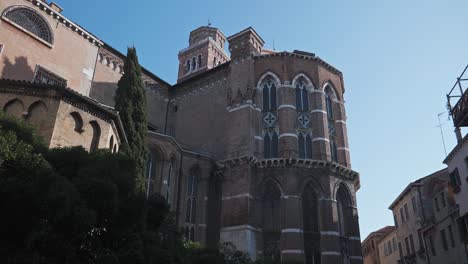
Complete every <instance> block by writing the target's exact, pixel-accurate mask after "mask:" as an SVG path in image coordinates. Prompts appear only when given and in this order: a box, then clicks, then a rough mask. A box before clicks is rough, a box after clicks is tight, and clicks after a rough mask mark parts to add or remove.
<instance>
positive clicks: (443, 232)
mask: <svg viewBox="0 0 468 264" xmlns="http://www.w3.org/2000/svg"><path fill="white" fill-rule="evenodd" d="M440 238H441V239H442V246H443V248H444V250H445V251H447V250H448V244H447V236H446V235H445V229H442V230H440Z"/></svg>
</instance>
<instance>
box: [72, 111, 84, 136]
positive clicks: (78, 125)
mask: <svg viewBox="0 0 468 264" xmlns="http://www.w3.org/2000/svg"><path fill="white" fill-rule="evenodd" d="M70 115H71V117H72V118H73V121H74V122H75V131H76V132H78V133H83V132H84V130H83V118H81V115H80V114H79V113H78V112H72V113H70Z"/></svg>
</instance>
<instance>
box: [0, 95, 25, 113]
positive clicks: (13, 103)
mask: <svg viewBox="0 0 468 264" xmlns="http://www.w3.org/2000/svg"><path fill="white" fill-rule="evenodd" d="M3 112H5V113H6V114H9V115H12V116H15V117H18V118H21V117H22V116H23V113H24V104H23V101H21V100H20V99H18V98H15V99H13V100H10V101H8V103H6V104H5V106H4V107H3Z"/></svg>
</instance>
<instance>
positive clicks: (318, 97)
mask: <svg viewBox="0 0 468 264" xmlns="http://www.w3.org/2000/svg"><path fill="white" fill-rule="evenodd" d="M310 98H311V104H310V114H311V127H312V159H314V160H329V159H330V144H329V141H328V126H327V124H328V122H327V112H326V107H325V96H324V93H323V91H320V90H313V91H312V92H311V95H310Z"/></svg>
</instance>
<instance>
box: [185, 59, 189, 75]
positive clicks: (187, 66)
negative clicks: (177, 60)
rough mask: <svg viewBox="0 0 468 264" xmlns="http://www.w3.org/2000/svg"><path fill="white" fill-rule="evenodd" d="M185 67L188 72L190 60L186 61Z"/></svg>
mask: <svg viewBox="0 0 468 264" xmlns="http://www.w3.org/2000/svg"><path fill="white" fill-rule="evenodd" d="M185 67H186V68H187V69H186V70H187V72H190V60H187V65H186V66H185Z"/></svg>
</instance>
